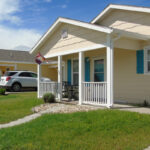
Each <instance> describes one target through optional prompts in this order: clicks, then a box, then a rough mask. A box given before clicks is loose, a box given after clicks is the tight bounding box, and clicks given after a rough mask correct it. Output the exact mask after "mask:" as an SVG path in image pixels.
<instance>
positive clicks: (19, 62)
mask: <svg viewBox="0 0 150 150" xmlns="http://www.w3.org/2000/svg"><path fill="white" fill-rule="evenodd" d="M0 63H18V64H32V65H33V64H36V63H32V62H25V61H4V60H2V61H1V60H0Z"/></svg>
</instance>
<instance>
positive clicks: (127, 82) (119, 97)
mask: <svg viewBox="0 0 150 150" xmlns="http://www.w3.org/2000/svg"><path fill="white" fill-rule="evenodd" d="M85 57H89V58H90V62H91V65H90V71H91V72H90V78H91V81H93V64H92V60H93V59H95V58H104V59H105V81H106V50H105V49H99V50H95V51H89V52H86V53H85ZM63 58H64V61H65V62H66V64H67V59H78V55H77V54H76V55H69V56H66V57H63ZM66 79H67V69H66ZM114 97H115V100H116V101H120V102H128V103H143V102H144V100H147V101H149V102H150V75H144V74H137V73H136V51H135V50H125V49H115V52H114Z"/></svg>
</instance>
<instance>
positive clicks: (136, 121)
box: [0, 110, 150, 150]
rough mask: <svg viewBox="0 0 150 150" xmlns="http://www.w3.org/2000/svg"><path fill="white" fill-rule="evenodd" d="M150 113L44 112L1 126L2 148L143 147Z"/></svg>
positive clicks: (137, 149) (113, 149)
mask: <svg viewBox="0 0 150 150" xmlns="http://www.w3.org/2000/svg"><path fill="white" fill-rule="evenodd" d="M149 145H150V115H144V114H138V113H132V112H124V111H117V110H98V111H92V112H80V113H73V114H51V115H44V116H42V117H40V118H38V119H36V120H33V121H31V122H29V123H26V124H23V125H20V126H16V127H13V128H8V129H2V130H0V150H143V149H144V148H146V147H148V146H149Z"/></svg>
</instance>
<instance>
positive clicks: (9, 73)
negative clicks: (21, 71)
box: [4, 72, 17, 76]
mask: <svg viewBox="0 0 150 150" xmlns="http://www.w3.org/2000/svg"><path fill="white" fill-rule="evenodd" d="M16 73H17V72H6V73H5V74H4V76H13V75H15V74H16Z"/></svg>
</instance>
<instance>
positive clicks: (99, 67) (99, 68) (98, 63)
mask: <svg viewBox="0 0 150 150" xmlns="http://www.w3.org/2000/svg"><path fill="white" fill-rule="evenodd" d="M94 72H104V59H100V60H95V61H94Z"/></svg>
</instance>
